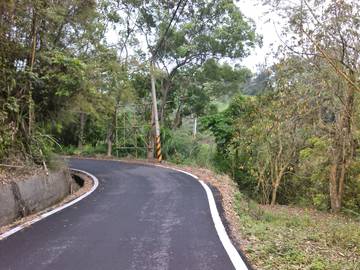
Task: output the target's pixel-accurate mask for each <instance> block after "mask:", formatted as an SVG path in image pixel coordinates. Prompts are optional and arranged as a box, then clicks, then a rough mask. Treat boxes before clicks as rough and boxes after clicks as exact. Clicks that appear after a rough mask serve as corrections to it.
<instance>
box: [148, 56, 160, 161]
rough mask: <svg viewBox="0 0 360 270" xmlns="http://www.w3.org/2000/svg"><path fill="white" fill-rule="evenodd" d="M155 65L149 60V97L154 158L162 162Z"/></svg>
mask: <svg viewBox="0 0 360 270" xmlns="http://www.w3.org/2000/svg"><path fill="white" fill-rule="evenodd" d="M154 73H155V64H154V60H153V59H151V60H150V77H151V97H152V104H153V115H154V119H153V120H154V122H155V145H156V158H157V159H158V161H159V162H161V161H162V154H161V141H160V124H159V115H158V109H157V100H156V88H155V74H154Z"/></svg>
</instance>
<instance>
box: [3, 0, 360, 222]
mask: <svg viewBox="0 0 360 270" xmlns="http://www.w3.org/2000/svg"><path fill="white" fill-rule="evenodd" d="M297 2H298V3H297V4H296V3H291V4H290V3H288V1H281V0H280V1H275V0H274V1H271V0H269V1H264V5H268V6H269V8H272V9H273V11H272V12H274V13H276V14H278V15H279V16H281V17H282V18H283V19H284V20H285V21H286V22H287V23H286V24H285V25H286V26H285V27H284V29H281V30H279V31H280V32H279V38H280V39H281V40H282V45H281V46H280V48H278V50H277V51H276V53H275V55H274V57H275V58H276V62H275V63H274V64H271V65H269V66H264V67H262V68H261V69H260V70H259V71H258V72H257V73H255V74H253V73H252V72H251V71H250V70H249V69H247V68H245V67H244V66H242V65H241V59H243V58H244V57H246V56H247V55H249V54H250V53H251V49H252V48H254V47H256V46H261V43H262V41H261V36H260V35H258V34H257V32H256V26H255V23H254V22H253V21H252V20H250V19H248V18H247V14H243V13H242V12H241V3H239V4H238V5H237V4H236V3H234V2H233V1H232V0H219V1H207V0H179V1H167V0H166V1H152V0H150V1H139V0H128V1H127V0H123V1H121V0H97V1H95V0H61V1H60V0H51V1H45V0H24V1H18V0H8V1H7V0H5V1H4V0H2V1H1V2H0V73H1V80H0V91H1V95H0V123H1V124H0V163H2V164H6V165H18V166H23V165H26V166H32V165H35V166H36V165H37V166H44V167H45V168H50V169H51V166H52V163H53V162H54V161H53V160H54V153H58V154H82V155H94V154H103V155H108V156H110V155H113V156H118V157H135V158H152V157H154V136H153V135H154V134H153V133H154V131H153V119H154V116H153V113H152V111H153V110H152V105H151V101H152V98H151V91H150V87H151V64H150V62H151V61H153V62H154V65H155V69H154V70H153V72H154V74H153V75H154V76H155V79H156V91H157V92H156V94H157V98H158V100H157V108H158V113H159V122H160V127H161V141H162V150H163V156H164V159H165V160H168V161H171V162H175V163H186V164H195V165H198V166H205V167H209V168H212V169H214V170H217V171H220V172H223V173H226V174H229V175H231V177H232V178H233V179H234V180H235V181H236V183H237V184H238V187H239V189H240V190H242V191H243V192H244V193H246V194H247V195H248V196H250V197H251V198H253V199H255V200H257V201H258V202H260V203H263V204H271V205H274V204H288V205H294V204H295V205H300V206H309V207H315V208H317V209H320V210H325V211H330V210H331V211H332V212H339V211H344V212H347V213H350V214H353V215H359V213H360V159H359V158H360V157H359V150H360V148H359V147H360V145H359V139H360V133H359V123H360V122H359V120H360V119H359V117H360V115H359V113H360V112H359V110H358V108H359V99H358V97H359V91H360V84H359V71H360V70H359V65H360V61H359V53H360V51H359V50H360V49H359V48H360V35H359V34H360V29H359V27H360V19H359V18H360V4H358V3H357V2H356V1H337V0H331V1H325V2H324V1H318V0H308V1H297ZM239 6H240V9H239ZM110 33H112V34H113V35H115V36H116V38H117V40H116V41H115V42H114V41H110V40H109V35H110ZM114 33H115V34H114Z"/></svg>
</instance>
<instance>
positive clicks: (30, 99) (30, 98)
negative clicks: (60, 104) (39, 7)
mask: <svg viewBox="0 0 360 270" xmlns="http://www.w3.org/2000/svg"><path fill="white" fill-rule="evenodd" d="M36 35H37V33H36V10H35V8H34V7H33V8H32V22H31V34H30V38H29V39H30V47H31V50H30V55H29V60H28V65H29V69H30V71H33V68H34V63H35V53H36V40H37V39H36ZM28 110H29V116H28V117H29V119H28V134H29V136H31V133H32V129H33V125H34V121H35V120H34V118H35V114H34V101H33V96H32V85H31V82H29V96H28Z"/></svg>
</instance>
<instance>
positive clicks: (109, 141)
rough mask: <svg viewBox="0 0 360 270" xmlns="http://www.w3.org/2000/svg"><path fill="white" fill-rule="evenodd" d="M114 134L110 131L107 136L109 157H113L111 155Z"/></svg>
mask: <svg viewBox="0 0 360 270" xmlns="http://www.w3.org/2000/svg"><path fill="white" fill-rule="evenodd" d="M111 137H112V134H111V130H108V134H107V139H106V140H107V154H106V155H107V156H108V157H111V153H112V138H111Z"/></svg>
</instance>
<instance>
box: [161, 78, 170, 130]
mask: <svg viewBox="0 0 360 270" xmlns="http://www.w3.org/2000/svg"><path fill="white" fill-rule="evenodd" d="M170 86H171V81H170V80H169V79H167V80H165V83H163V85H162V87H161V94H162V95H161V100H160V108H159V111H160V114H159V118H160V123H161V124H162V125H163V124H164V121H165V107H166V102H167V98H168V95H169V90H170Z"/></svg>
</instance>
